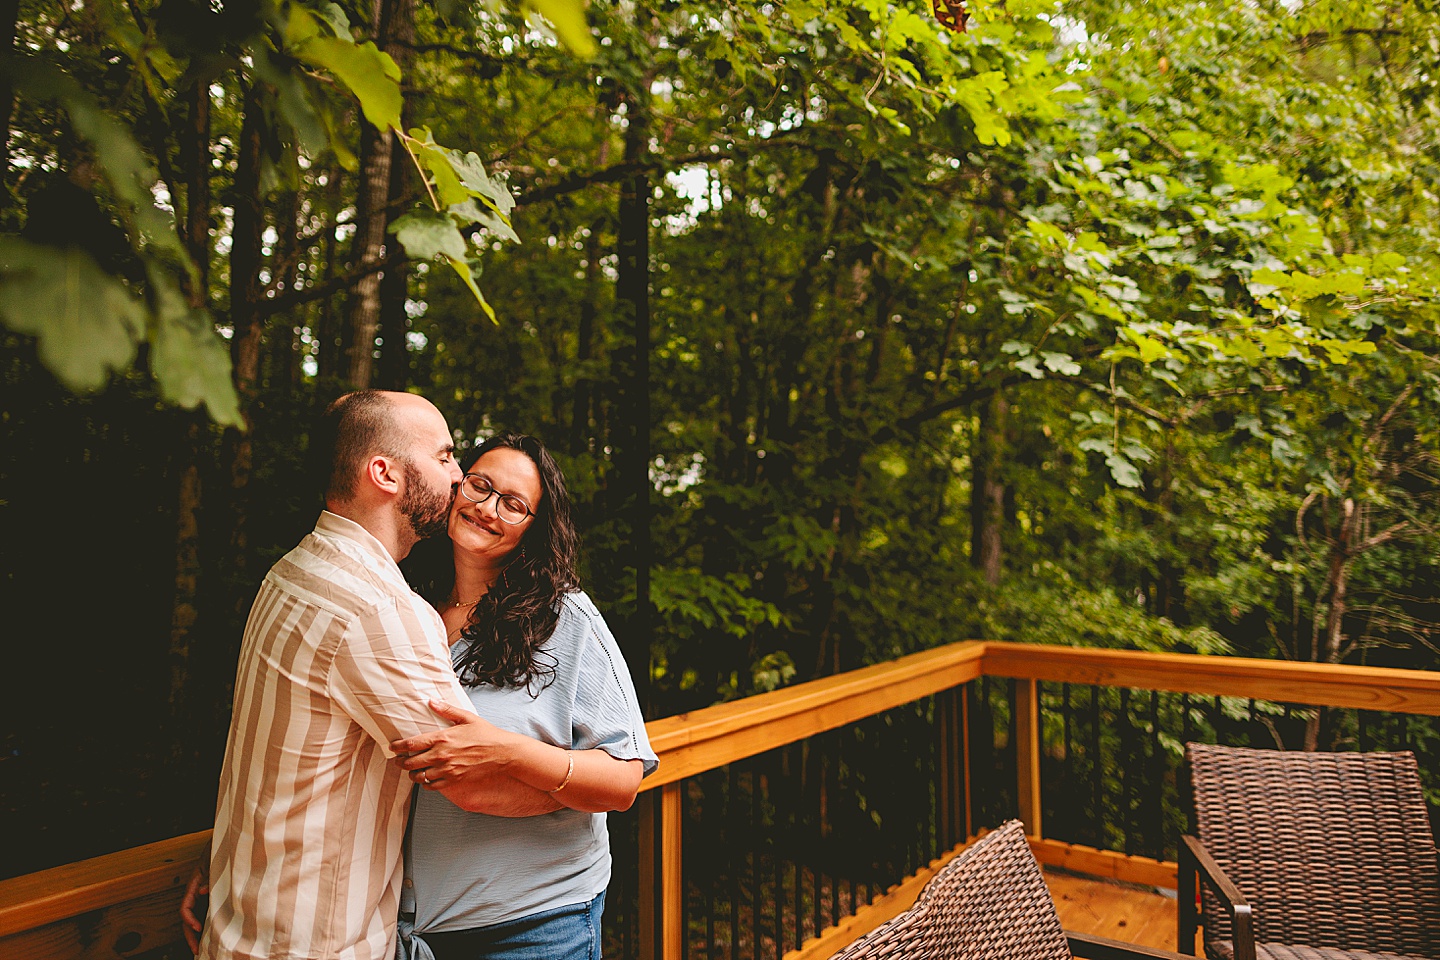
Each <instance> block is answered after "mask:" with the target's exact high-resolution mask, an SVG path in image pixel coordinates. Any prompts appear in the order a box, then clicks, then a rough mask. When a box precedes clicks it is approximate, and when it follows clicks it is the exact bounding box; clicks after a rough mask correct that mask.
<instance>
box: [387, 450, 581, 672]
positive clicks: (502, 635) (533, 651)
mask: <svg viewBox="0 0 1440 960" xmlns="http://www.w3.org/2000/svg"><path fill="white" fill-rule="evenodd" d="M499 447H505V448H507V449H510V450H517V451H519V452H520V453H523V454H524V455H525V456H527V457H529V458H530V460H531V461H532V462H533V463H534V464H535V467H536V469H537V470H539V471H540V489H541V491H542V496H541V497H540V504H539V506H538V507H537V508H536V509H535V518H534V521H533V522H532V523H531V524H530V529H528V530H526V531H525V535H524V537H522V538H521V540H520V546H519V547H518V548H517V549H516V550H515V552H514V553H513V554H512V559H511V560H510V562H509V563H508V564H506V566H505V569H504V571H503V572H502V573H501V576H500V578H499V579H498V580H496V581H495V582H494V583H493V584H491V585H490V589H489V591H488V592H487V593H486V594H485V596H484V597H482V598H481V599H480V602H479V603H477V604H475V606H474V607H473V608H472V609H471V610H470V618H469V620H467V621H466V623H465V626H464V627H462V628H461V631H460V634H461V636H463V637H464V638H465V640H466V641H467V642H468V645H467V648H466V650H465V652H464V653H463V654H462V655H461V657H460V659H459V660H458V661H456V663H455V669H456V672H457V673H458V674H459V676H460V682H461V683H463V684H465V685H466V686H468V687H478V686H481V685H482V684H492V685H494V686H497V687H522V686H523V687H530V688H531V689H532V692H533V693H539V691H540V690H543V689H545V687H547V686H549V685H550V684H551V683H552V682H553V681H554V679H555V667H556V663H555V661H554V659H553V658H552V657H550V656H549V654H547V653H545V652H544V651H542V650H541V649H540V648H541V647H543V646H544V645H545V642H546V641H548V640H549V639H550V636H551V634H553V633H554V632H555V626H556V624H558V623H559V622H560V605H561V602H562V599H563V597H564V596H565V594H567V593H572V592H574V591H576V590H578V589H580V577H579V575H578V574H577V573H576V566H577V564H578V562H579V555H580V536H579V534H578V533H577V532H576V531H575V521H574V519H573V517H572V515H571V511H570V493H569V491H568V490H567V489H566V488H565V477H564V475H563V474H562V473H561V472H560V467H559V465H558V464H556V463H555V458H554V457H552V456H550V451H548V450H546V449H545V445H544V444H542V443H541V442H540V441H539V440H537V439H535V438H534V437H530V436H526V435H524V434H515V433H505V434H500V435H499V436H495V437H491V438H490V439H489V440H486V441H485V442H484V443H482V444H480V445H479V446H478V447H476V448H475V449H473V450H471V451H470V452H469V453H467V454H465V456H464V457H463V458H462V459H461V461H460V468H461V469H462V470H464V471H466V472H469V470H470V468H471V467H473V466H474V465H475V461H477V460H479V459H480V458H481V457H483V456H484V455H485V454H487V453H489V452H490V451H491V450H494V449H497V448H499ZM436 539H437V540H439V541H440V544H441V545H443V546H445V547H448V546H449V542H448V541H447V540H445V539H444V538H436ZM425 552H426V553H427V554H429V553H433V551H432V550H426V551H425ZM417 561H418V562H417V563H416V564H415V566H422V567H424V568H429V569H430V570H431V572H432V573H433V574H434V575H433V576H429V577H427V576H424V575H423V573H421V575H419V576H413V577H412V582H414V581H416V580H418V581H419V587H420V592H421V593H422V594H423V595H425V596H426V598H427V599H429V600H430V601H431V602H432V603H437V604H439V603H443V602H444V600H445V598H447V597H448V596H449V595H450V590H451V588H453V587H454V585H455V567H454V562H453V559H452V558H451V557H450V556H449V552H448V550H447V552H446V555H445V562H444V563H443V564H440V563H433V566H432V563H427V562H426V559H425V558H424V557H420V558H417ZM432 562H433V558H432ZM410 566H411V565H410V564H407V567H410ZM537 685H538V686H537Z"/></svg>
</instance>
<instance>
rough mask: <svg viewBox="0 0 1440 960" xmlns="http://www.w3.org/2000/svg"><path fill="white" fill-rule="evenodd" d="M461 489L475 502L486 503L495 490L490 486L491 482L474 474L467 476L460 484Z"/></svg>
mask: <svg viewBox="0 0 1440 960" xmlns="http://www.w3.org/2000/svg"><path fill="white" fill-rule="evenodd" d="M460 490H461V492H462V493H464V494H465V496H466V497H468V498H469V499H470V500H471V501H473V502H475V503H484V502H485V501H486V500H488V499H490V494H492V493H494V492H495V491H494V490H492V489H491V488H490V484H488V483H486V482H485V481H484V480H481V479H480V478H479V477H477V476H474V475H471V476H468V477H466V478H465V481H464V482H463V483H462V484H460Z"/></svg>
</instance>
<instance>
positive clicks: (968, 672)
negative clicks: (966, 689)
mask: <svg viewBox="0 0 1440 960" xmlns="http://www.w3.org/2000/svg"><path fill="white" fill-rule="evenodd" d="M985 648H986V644H984V643H982V642H980V641H975V640H967V641H961V642H960V643H952V644H948V645H946V646H943V647H936V648H935V649H933V650H923V651H921V652H920V653H912V654H910V655H909V656H905V657H901V658H900V659H898V660H891V661H889V662H887V663H877V664H875V665H873V666H869V667H862V668H861V669H859V670H851V671H849V672H848V673H841V674H836V675H835V676H833V677H824V678H822V679H819V680H811V681H810V682H808V683H801V684H797V685H796V686H793V687H784V688H782V689H780V690H773V691H771V692H770V693H762V694H759V695H758V696H754V697H746V698H745V699H744V700H735V701H732V702H730V703H720V704H716V705H715V706H713V707H706V708H705V709H703V710H695V711H692V712H690V713H682V714H678V715H676V716H673V717H666V718H665V719H663V720H652V721H651V722H650V723H647V724H646V725H645V731H646V733H648V734H649V735H650V745H651V746H652V747H654V748H655V753H656V754H657V755H658V756H659V757H660V769H658V770H656V771H655V773H654V774H652V775H651V776H650V777H648V778H646V780H645V782H644V783H643V784H642V785H641V787H640V789H642V790H653V789H655V788H656V787H659V786H661V785H663V784H667V783H673V782H675V781H676V780H681V779H684V778H685V777H692V776H694V775H695V774H697V773H704V772H705V771H707V770H714V769H716V768H718V767H723V766H725V765H726V764H729V763H734V762H735V761H736V760H743V759H745V758H746V757H753V756H755V755H756V754H760V753H764V752H765V751H767V750H773V749H774V748H776V747H782V746H784V745H785V744H787V743H794V742H795V741H797V740H803V739H805V738H806V737H810V736H814V735H815V734H817V733H824V732H825V731H826V730H834V729H835V728H836V727H843V726H845V725H846V724H847V723H854V722H855V721H857V720H862V719H864V718H865V717H871V716H874V715H875V714H877V713H883V712H885V711H886V710H889V709H891V708H893V707H898V706H901V705H903V704H906V703H910V702H912V701H914V700H918V699H920V698H921V697H927V696H929V695H930V694H932V693H939V692H940V691H941V690H948V689H950V688H951V687H957V686H959V685H961V684H963V683H968V682H969V681H971V680H974V679H975V678H976V677H978V676H980V672H981V659H982V658H983V656H984V653H985Z"/></svg>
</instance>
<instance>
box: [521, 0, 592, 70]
mask: <svg viewBox="0 0 1440 960" xmlns="http://www.w3.org/2000/svg"><path fill="white" fill-rule="evenodd" d="M526 6H528V7H530V8H531V9H533V10H536V11H538V12H539V13H541V14H542V15H544V17H545V19H546V20H549V21H550V23H551V25H553V26H554V27H555V36H557V37H559V38H560V42H561V43H563V44H565V46H567V47H569V48H570V51H571V52H572V53H574V54H575V55H577V56H581V57H593V56H595V51H596V47H595V38H594V37H593V36H591V35H590V25H589V24H588V23H586V22H585V4H584V2H583V0H529V2H528V3H527V4H526Z"/></svg>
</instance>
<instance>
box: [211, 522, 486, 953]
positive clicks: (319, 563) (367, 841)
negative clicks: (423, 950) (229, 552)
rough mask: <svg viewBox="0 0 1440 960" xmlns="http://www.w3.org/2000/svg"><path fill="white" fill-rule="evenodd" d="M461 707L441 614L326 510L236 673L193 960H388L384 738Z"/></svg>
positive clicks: (394, 789)
mask: <svg viewBox="0 0 1440 960" xmlns="http://www.w3.org/2000/svg"><path fill="white" fill-rule="evenodd" d="M431 699H436V700H447V701H449V702H451V703H454V704H456V705H457V706H461V707H464V708H466V709H469V708H470V700H469V698H468V697H467V696H466V695H465V691H464V689H463V688H462V687H461V686H460V684H459V682H458V681H457V680H456V678H455V674H454V672H453V671H452V669H451V667H450V657H449V654H448V651H447V648H446V643H445V628H444V626H443V625H442V623H441V620H440V617H439V615H438V614H437V613H436V612H435V611H434V610H433V609H431V608H430V606H429V605H428V604H426V603H425V601H424V600H422V599H421V598H420V597H419V596H417V595H416V594H415V593H414V592H413V591H411V590H410V588H409V587H408V586H407V585H406V583H405V579H404V577H403V576H402V575H401V573H400V568H399V567H397V566H396V565H395V561H394V560H393V559H392V558H391V557H390V554H389V553H388V552H387V551H386V550H385V548H384V547H383V546H382V545H381V544H380V541H378V540H376V539H375V538H374V537H373V536H371V535H370V534H369V533H368V532H367V531H366V530H365V528H363V527H361V526H360V525H359V524H357V523H354V522H353V521H350V520H347V519H345V518H344V517H340V516H337V515H335V514H333V513H329V512H328V511H327V512H325V513H322V514H321V515H320V520H319V522H318V523H316V525H315V530H314V532H313V533H311V534H310V535H309V536H307V537H306V538H305V539H304V540H302V541H301V542H300V545H299V546H298V547H296V548H295V549H294V550H292V551H290V553H288V554H286V555H285V557H284V558H282V559H281V560H280V562H278V563H276V564H275V566H274V567H272V568H271V570H270V573H269V575H268V576H266V578H265V582H264V584H263V585H262V586H261V587H260V593H259V595H258V596H257V597H256V598H255V605H254V607H252V608H251V611H250V620H249V622H248V623H247V624H246V626H245V637H244V641H243V643H242V647H241V651H240V665H239V670H238V672H237V675H236V678H235V712H234V715H233V717H232V719H231V722H230V738H229V742H228V743H227V745H226V749H225V765H224V767H223V768H222V770H221V773H220V794H219V798H218V800H217V802H216V809H215V835H214V841H213V848H212V853H211V860H210V908H209V915H208V918H207V922H206V925H205V933H204V937H203V940H202V942H201V947H200V957H201V958H202V960H230V958H236V960H259V958H266V960H300V958H320V957H324V958H336V960H389V958H390V957H391V956H392V955H393V954H394V950H395V921H396V910H397V907H398V904H399V899H400V882H401V876H402V864H401V845H402V843H403V840H404V834H405V818H406V815H407V813H408V810H409V801H410V782H409V780H408V779H406V777H405V775H404V772H403V771H401V770H399V769H398V768H397V767H396V766H395V765H394V764H393V763H391V762H389V756H390V752H389V747H388V745H389V743H390V741H392V740H395V739H398V738H401V737H410V736H414V735H415V734H418V733H423V732H426V731H429V730H434V729H436V728H437V727H441V726H444V725H445V722H444V721H443V720H441V719H440V718H439V717H437V716H436V715H435V714H434V713H433V712H432V711H431V710H430V708H429V706H428V705H427V703H426V701H427V700H431Z"/></svg>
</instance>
